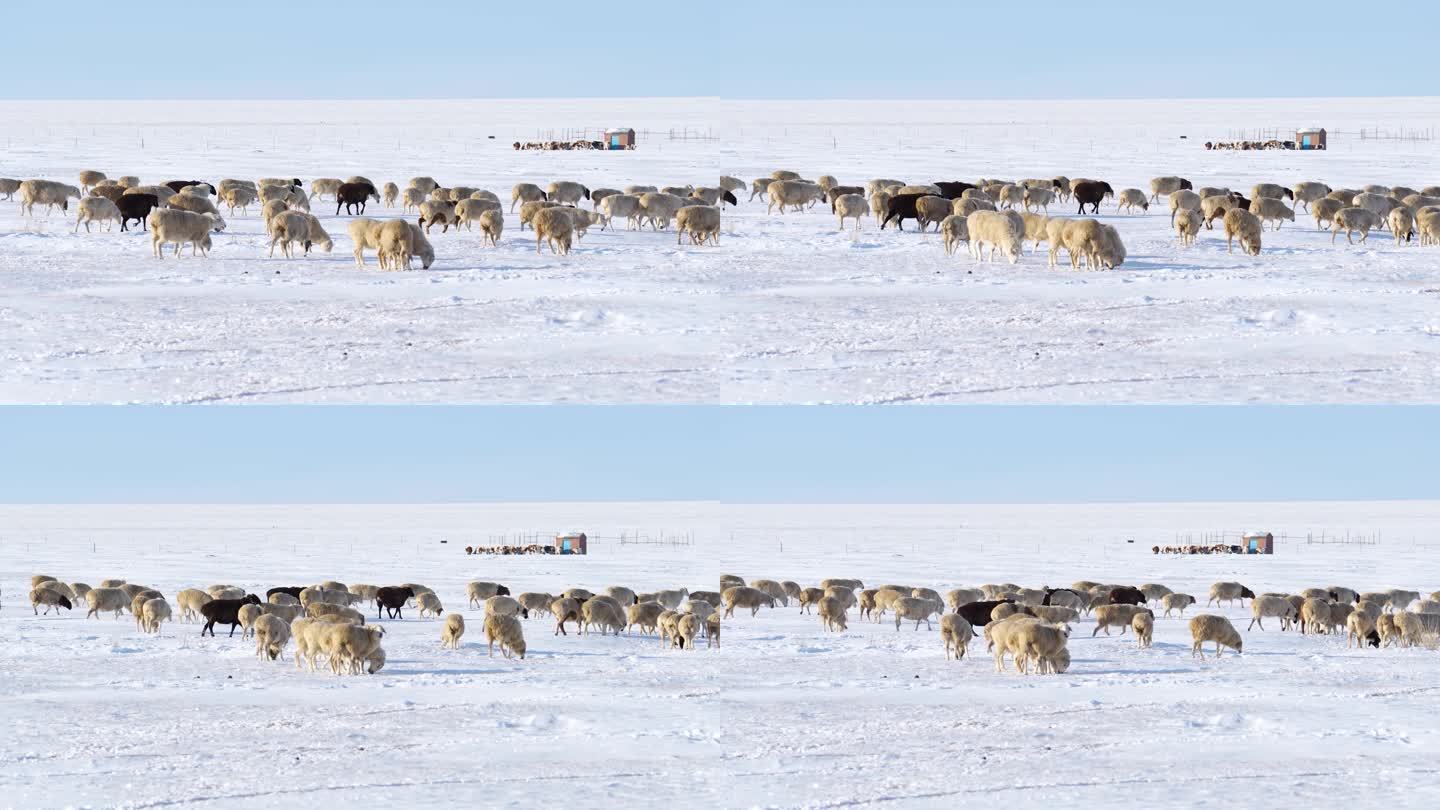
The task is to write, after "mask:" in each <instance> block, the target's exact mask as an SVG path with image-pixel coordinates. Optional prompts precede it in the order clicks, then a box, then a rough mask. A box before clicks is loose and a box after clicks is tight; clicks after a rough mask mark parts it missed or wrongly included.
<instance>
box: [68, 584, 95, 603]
mask: <svg viewBox="0 0 1440 810" xmlns="http://www.w3.org/2000/svg"><path fill="white" fill-rule="evenodd" d="M91 590H92V589H91V587H90V586H89V585H86V584H85V583H83V582H72V583H70V593H72V594H74V596H72V597H71V599H70V601H72V602H74V603H75V604H77V605H78V604H81V603H83V602H84V601H85V595H86V594H88V593H90V591H91Z"/></svg>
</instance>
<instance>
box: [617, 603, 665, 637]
mask: <svg viewBox="0 0 1440 810" xmlns="http://www.w3.org/2000/svg"><path fill="white" fill-rule="evenodd" d="M664 612H665V606H664V605H662V604H660V603H659V602H637V603H635V604H633V605H630V606H629V607H627V608H625V632H627V633H628V632H630V629H631V628H632V627H639V628H640V632H641V633H645V634H649V633H653V632H655V628H656V627H657V626H658V624H659V621H660V614H662V613H664Z"/></svg>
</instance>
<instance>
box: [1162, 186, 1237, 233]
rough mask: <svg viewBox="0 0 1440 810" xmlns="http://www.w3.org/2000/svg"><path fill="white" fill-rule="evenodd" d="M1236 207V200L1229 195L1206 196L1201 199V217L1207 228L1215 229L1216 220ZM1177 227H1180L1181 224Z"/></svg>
mask: <svg viewBox="0 0 1440 810" xmlns="http://www.w3.org/2000/svg"><path fill="white" fill-rule="evenodd" d="M1234 207H1235V201H1234V200H1233V199H1231V198H1230V197H1228V196H1223V195H1222V196H1216V197H1205V198H1204V199H1202V200H1200V219H1201V220H1202V221H1203V222H1204V223H1205V229H1206V230H1214V228H1215V220H1217V219H1222V218H1223V217H1224V216H1225V212H1226V211H1229V210H1230V209H1231V208H1234ZM1176 227H1177V229H1178V227H1179V226H1178V225H1177V226H1176ZM1192 243H1193V240H1192Z"/></svg>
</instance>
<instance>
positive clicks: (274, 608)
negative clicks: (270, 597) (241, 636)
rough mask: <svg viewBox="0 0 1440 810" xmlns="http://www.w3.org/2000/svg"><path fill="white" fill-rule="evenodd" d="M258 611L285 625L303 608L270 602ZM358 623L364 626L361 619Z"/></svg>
mask: <svg viewBox="0 0 1440 810" xmlns="http://www.w3.org/2000/svg"><path fill="white" fill-rule="evenodd" d="M260 609H261V610H263V611H264V612H265V615H266V616H275V617H277V618H280V619H282V620H284V622H285V623H286V624H289V623H290V622H293V621H295V618H296V617H297V616H299V615H300V612H301V611H302V610H303V608H301V607H300V605H299V603H298V602H297V603H295V604H293V605H277V604H274V603H271V602H267V603H265V604H263V605H261V606H260ZM359 623H360V624H364V621H363V617H362V620H361V621H360V622H359Z"/></svg>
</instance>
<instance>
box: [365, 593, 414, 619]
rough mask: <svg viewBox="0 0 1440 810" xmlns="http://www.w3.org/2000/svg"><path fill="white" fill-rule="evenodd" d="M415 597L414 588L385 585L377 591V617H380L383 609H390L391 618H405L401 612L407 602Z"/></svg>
mask: <svg viewBox="0 0 1440 810" xmlns="http://www.w3.org/2000/svg"><path fill="white" fill-rule="evenodd" d="M414 598H415V590H414V589H413V588H402V587H395V586H390V587H385V588H381V589H380V590H378V591H376V592H375V618H377V619H379V618H380V614H381V611H385V610H388V611H390V618H392V619H403V618H405V616H404V615H403V614H402V613H401V612H400V611H401V609H402V608H404V607H405V603H406V602H407V601H409V600H411V599H414Z"/></svg>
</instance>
